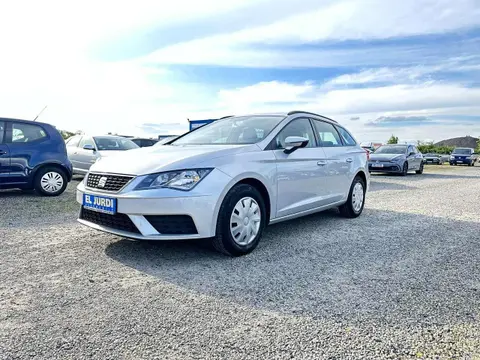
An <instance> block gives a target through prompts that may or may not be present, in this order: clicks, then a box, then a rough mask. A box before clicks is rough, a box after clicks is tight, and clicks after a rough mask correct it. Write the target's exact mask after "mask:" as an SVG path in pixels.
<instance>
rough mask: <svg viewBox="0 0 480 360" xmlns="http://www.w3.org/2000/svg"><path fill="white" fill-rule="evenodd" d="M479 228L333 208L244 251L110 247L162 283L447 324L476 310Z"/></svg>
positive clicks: (333, 313) (298, 306) (331, 311)
mask: <svg viewBox="0 0 480 360" xmlns="http://www.w3.org/2000/svg"><path fill="white" fill-rule="evenodd" d="M458 229H462V232H459V231H458ZM479 233H480V223H474V222H470V223H469V222H462V221H454V220H451V219H446V218H441V217H429V216H423V215H418V214H410V213H399V212H392V211H380V210H372V209H365V212H364V214H363V215H362V216H361V217H360V218H357V219H342V218H340V217H339V215H338V214H337V212H336V211H328V212H324V213H320V214H316V215H311V216H308V217H305V218H302V219H297V220H292V221H289V222H285V223H280V224H277V225H272V226H270V227H268V228H267V229H266V230H265V233H264V237H263V239H262V241H261V242H260V244H259V246H258V248H257V249H256V250H255V251H254V252H252V253H251V254H249V255H247V256H243V257H238V258H231V257H226V256H223V255H221V254H218V253H216V252H214V251H213V250H211V249H210V247H209V246H208V243H207V241H181V242H174V241H170V242H142V241H130V240H120V241H117V242H114V243H111V244H110V245H109V246H108V247H107V248H106V250H105V251H106V254H107V255H108V256H109V257H111V258H112V259H114V260H115V261H118V262H120V263H122V264H124V265H126V266H129V267H131V268H134V269H136V270H138V271H141V272H143V273H145V274H148V275H150V276H153V277H156V278H158V279H159V280H161V281H165V282H168V283H171V284H175V285H177V286H179V287H182V288H184V289H188V290H190V291H195V292H197V293H201V294H206V295H209V296H213V297H217V298H220V299H226V300H228V301H233V302H237V303H240V304H243V305H247V306H252V307H257V308H262V309H267V310H272V311H279V312H284V313H291V314H302V315H306V316H311V317H313V318H322V319H333V320H335V321H345V322H348V323H360V322H362V321H372V319H373V320H376V321H380V322H387V323H392V324H394V323H395V324H396V323H398V321H399V319H402V321H406V322H411V323H415V324H419V323H425V324H432V323H434V324H444V323H448V322H449V321H450V322H451V320H452V318H455V319H456V320H458V321H459V322H464V321H471V320H474V319H475V316H478V314H477V315H476V314H475V313H474V309H476V308H477V307H478V303H480V284H479V283H478V278H479V277H480V273H479V268H478V265H477V264H479V263H480V252H478V251H477V250H478V234H479ZM476 279H477V280H476Z"/></svg>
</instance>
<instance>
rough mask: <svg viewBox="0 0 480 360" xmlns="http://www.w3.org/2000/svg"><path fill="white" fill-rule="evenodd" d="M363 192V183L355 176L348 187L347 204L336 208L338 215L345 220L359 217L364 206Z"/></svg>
mask: <svg viewBox="0 0 480 360" xmlns="http://www.w3.org/2000/svg"><path fill="white" fill-rule="evenodd" d="M365 192H366V187H365V181H363V179H362V178H361V177H360V176H356V177H355V179H353V182H352V185H351V186H350V192H349V194H348V199H347V202H346V203H345V204H343V205H341V206H340V207H339V208H338V209H339V210H340V214H341V215H342V216H344V217H347V218H356V217H358V216H360V214H361V213H362V211H363V207H364V206H365Z"/></svg>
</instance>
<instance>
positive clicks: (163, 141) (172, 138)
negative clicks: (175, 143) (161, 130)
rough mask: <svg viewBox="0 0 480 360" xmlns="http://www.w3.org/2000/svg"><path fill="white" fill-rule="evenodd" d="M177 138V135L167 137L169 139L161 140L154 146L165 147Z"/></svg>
mask: <svg viewBox="0 0 480 360" xmlns="http://www.w3.org/2000/svg"><path fill="white" fill-rule="evenodd" d="M177 137H178V136H177V135H174V136H169V137H166V138H163V139H162V140H158V141H157V143H156V144H155V145H154V146H160V145H165V144H166V143H168V142H170V141H172V140H174V139H176V138H177Z"/></svg>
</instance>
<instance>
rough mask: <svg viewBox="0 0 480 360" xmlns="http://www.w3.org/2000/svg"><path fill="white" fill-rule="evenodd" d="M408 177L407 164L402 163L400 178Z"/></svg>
mask: <svg viewBox="0 0 480 360" xmlns="http://www.w3.org/2000/svg"><path fill="white" fill-rule="evenodd" d="M407 175H408V163H407V162H406V163H404V164H403V168H402V176H407Z"/></svg>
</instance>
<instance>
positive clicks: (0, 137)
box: [0, 121, 5, 144]
mask: <svg viewBox="0 0 480 360" xmlns="http://www.w3.org/2000/svg"><path fill="white" fill-rule="evenodd" d="M4 134H5V122H3V121H0V144H1V143H2V142H3V136H4Z"/></svg>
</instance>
